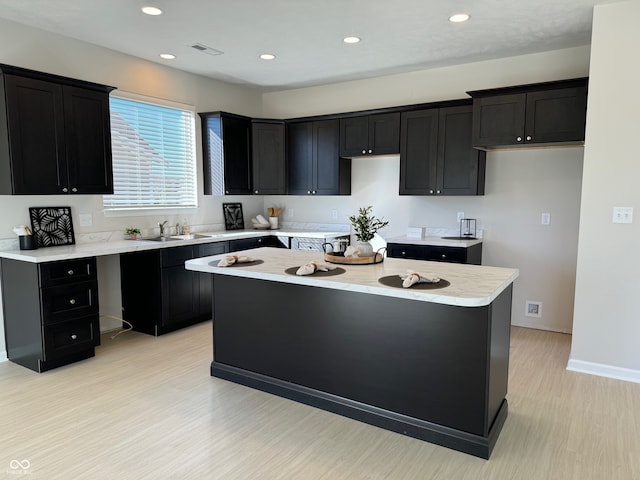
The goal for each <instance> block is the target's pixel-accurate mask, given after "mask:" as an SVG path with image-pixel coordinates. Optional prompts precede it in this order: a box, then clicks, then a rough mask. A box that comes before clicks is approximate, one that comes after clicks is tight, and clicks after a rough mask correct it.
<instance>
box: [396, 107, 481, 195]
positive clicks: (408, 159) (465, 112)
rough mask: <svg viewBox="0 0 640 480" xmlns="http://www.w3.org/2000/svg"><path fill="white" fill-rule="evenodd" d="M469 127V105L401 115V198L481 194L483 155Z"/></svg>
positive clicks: (470, 108) (470, 122)
mask: <svg viewBox="0 0 640 480" xmlns="http://www.w3.org/2000/svg"><path fill="white" fill-rule="evenodd" d="M471 126H472V106H471V105H470V104H467V105H455V106H450V107H443V108H432V109H427V110H417V111H409V112H403V113H402V117H401V133H400V189H399V190H400V195H483V194H484V180H485V168H486V154H485V152H481V151H479V150H476V149H474V148H473V147H472V145H471Z"/></svg>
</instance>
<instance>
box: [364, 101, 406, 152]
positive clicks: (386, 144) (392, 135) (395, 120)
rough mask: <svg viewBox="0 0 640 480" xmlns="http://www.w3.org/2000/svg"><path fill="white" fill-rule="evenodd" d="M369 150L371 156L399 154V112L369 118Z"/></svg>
mask: <svg viewBox="0 0 640 480" xmlns="http://www.w3.org/2000/svg"><path fill="white" fill-rule="evenodd" d="M369 150H370V152H369V153H371V154H373V155H391V154H397V153H399V152H400V112H394V113H379V114H377V115H371V116H369Z"/></svg>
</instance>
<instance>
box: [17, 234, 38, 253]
mask: <svg viewBox="0 0 640 480" xmlns="http://www.w3.org/2000/svg"><path fill="white" fill-rule="evenodd" d="M18 243H19V244H20V250H35V249H36V248H38V244H37V243H36V237H34V236H33V235H20V236H19V237H18Z"/></svg>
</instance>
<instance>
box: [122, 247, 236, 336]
mask: <svg viewBox="0 0 640 480" xmlns="http://www.w3.org/2000/svg"><path fill="white" fill-rule="evenodd" d="M228 250H229V245H228V243H227V242H216V243H210V244H201V245H187V246H176V247H169V248H163V249H158V250H146V251H142V252H132V253H123V254H121V255H120V277H121V279H120V281H121V288H122V318H124V319H125V320H126V321H128V322H130V323H131V324H132V325H133V329H134V330H136V331H139V332H142V333H147V334H149V335H155V336H157V335H162V334H164V333H168V332H172V331H174V330H177V329H179V328H183V327H186V326H189V325H193V324H195V323H198V322H201V321H204V320H209V319H210V318H211V282H209V281H208V280H209V279H207V278H206V277H205V275H204V274H201V273H198V272H193V271H190V270H187V269H186V268H185V267H184V263H185V262H186V261H187V260H191V259H192V258H198V257H206V256H209V255H217V254H220V253H226V252H227V251H228ZM140 272H144V280H143V281H141V280H140Z"/></svg>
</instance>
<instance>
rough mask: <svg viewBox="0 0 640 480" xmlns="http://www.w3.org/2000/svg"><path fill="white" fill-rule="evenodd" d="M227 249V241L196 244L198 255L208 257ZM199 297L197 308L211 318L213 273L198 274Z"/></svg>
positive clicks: (201, 313)
mask: <svg viewBox="0 0 640 480" xmlns="http://www.w3.org/2000/svg"><path fill="white" fill-rule="evenodd" d="M228 251H229V243H228V242H216V243H205V244H203V245H199V246H198V257H210V256H212V255H219V254H221V253H227V252H228ZM198 276H199V282H200V283H199V287H200V299H199V308H200V311H199V313H200V315H203V316H205V317H207V318H211V312H212V310H211V308H212V301H213V275H211V274H210V273H200V274H199V275H198Z"/></svg>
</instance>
